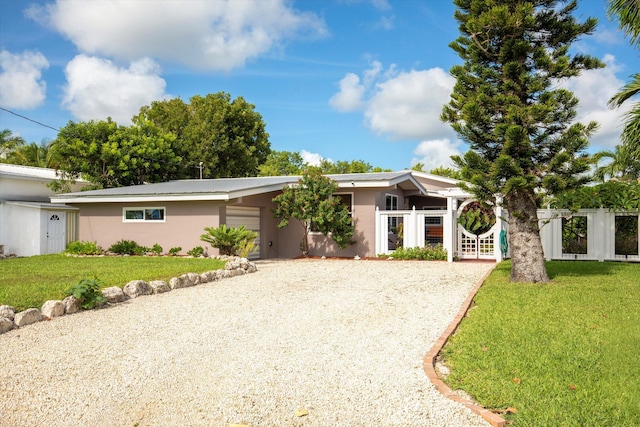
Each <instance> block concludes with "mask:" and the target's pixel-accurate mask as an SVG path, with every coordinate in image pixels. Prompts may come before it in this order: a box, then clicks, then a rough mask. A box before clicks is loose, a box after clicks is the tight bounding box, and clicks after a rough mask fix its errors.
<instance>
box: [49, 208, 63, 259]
mask: <svg viewBox="0 0 640 427" xmlns="http://www.w3.org/2000/svg"><path fill="white" fill-rule="evenodd" d="M46 215H47V253H48V254H57V253H59V252H62V251H64V249H65V242H66V234H67V233H66V231H67V214H66V212H60V211H47V212H46Z"/></svg>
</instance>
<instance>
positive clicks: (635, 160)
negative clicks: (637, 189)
mask: <svg viewBox="0 0 640 427" xmlns="http://www.w3.org/2000/svg"><path fill="white" fill-rule="evenodd" d="M593 157H594V159H595V160H596V161H600V160H602V159H609V162H608V163H606V164H605V165H603V166H599V167H598V168H597V169H596V171H595V173H594V177H595V178H596V179H597V180H599V181H601V182H604V181H607V180H608V179H615V180H621V181H635V180H638V179H640V150H637V149H636V150H634V148H633V147H632V146H631V144H620V145H616V148H615V150H613V151H600V152H598V153H596V154H595V155H594V156H593Z"/></svg>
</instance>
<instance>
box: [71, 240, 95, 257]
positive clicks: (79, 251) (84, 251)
mask: <svg viewBox="0 0 640 427" xmlns="http://www.w3.org/2000/svg"><path fill="white" fill-rule="evenodd" d="M65 252H66V253H68V254H74V255H100V254H101V253H102V252H103V250H102V248H101V247H100V246H98V245H97V244H96V242H83V241H75V242H71V243H69V244H68V245H67V249H66V250H65Z"/></svg>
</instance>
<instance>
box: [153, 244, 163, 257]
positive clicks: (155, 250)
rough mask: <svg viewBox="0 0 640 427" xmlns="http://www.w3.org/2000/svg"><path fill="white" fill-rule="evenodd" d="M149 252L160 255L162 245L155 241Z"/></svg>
mask: <svg viewBox="0 0 640 427" xmlns="http://www.w3.org/2000/svg"><path fill="white" fill-rule="evenodd" d="M151 252H153V254H154V255H162V246H160V245H159V244H157V243H156V244H154V245H153V247H152V248H151Z"/></svg>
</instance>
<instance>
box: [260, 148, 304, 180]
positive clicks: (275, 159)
mask: <svg viewBox="0 0 640 427" xmlns="http://www.w3.org/2000/svg"><path fill="white" fill-rule="evenodd" d="M305 167H306V163H305V162H304V159H303V158H302V156H301V155H300V153H298V152H297V151H294V152H292V151H272V152H271V153H269V155H268V156H267V160H266V161H265V162H264V163H263V164H261V165H260V167H259V168H258V169H259V172H258V176H287V175H300V174H301V173H302V171H303V170H304V169H305Z"/></svg>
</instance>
